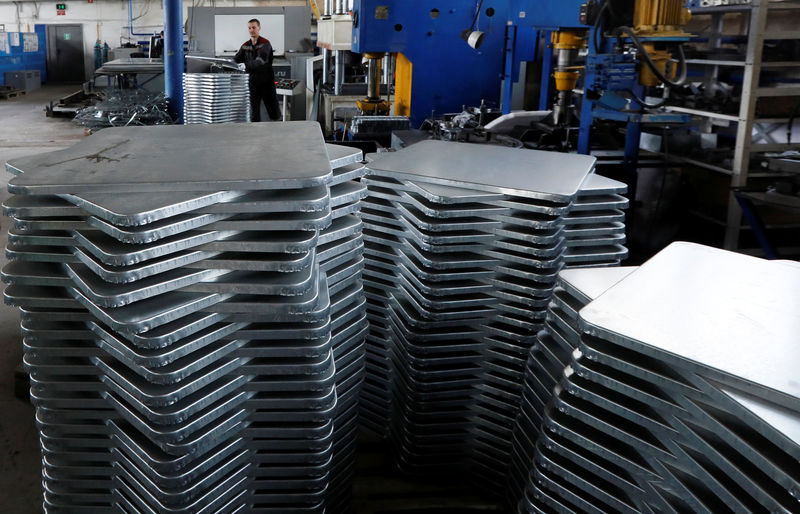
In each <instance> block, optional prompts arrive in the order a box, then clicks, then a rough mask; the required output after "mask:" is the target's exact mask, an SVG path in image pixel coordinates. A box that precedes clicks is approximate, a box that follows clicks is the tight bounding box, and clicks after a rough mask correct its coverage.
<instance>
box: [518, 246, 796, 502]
mask: <svg viewBox="0 0 800 514" xmlns="http://www.w3.org/2000/svg"><path fill="white" fill-rule="evenodd" d="M798 288H800V266H799V265H798V264H797V263H792V264H788V263H781V262H776V261H772V262H770V261H764V260H761V259H756V258H753V257H748V256H744V255H740V254H734V253H729V252H725V251H722V250H716V249H712V248H707V247H702V246H698V245H692V244H688V243H675V244H673V245H671V246H670V247H668V248H667V249H665V250H664V251H662V252H661V253H660V254H658V255H657V256H655V257H654V258H653V259H651V260H650V261H649V262H647V263H645V264H644V265H643V266H642V267H641V268H639V269H638V270H636V271H634V272H633V273H631V274H630V275H629V276H628V277H627V278H625V279H623V280H622V281H621V282H619V283H618V284H616V285H615V286H613V287H612V288H611V289H609V290H608V291H607V292H606V293H605V294H603V295H601V296H600V297H599V298H598V299H596V300H595V301H593V302H591V303H590V304H589V305H588V306H586V307H584V308H583V309H582V310H581V311H580V317H579V318H580V329H581V344H580V346H579V347H578V349H577V350H576V351H575V352H574V353H573V356H572V358H571V359H570V362H569V364H568V366H567V367H566V368H565V370H564V373H563V375H562V377H561V381H560V383H559V385H558V386H557V388H556V389H555V394H554V397H553V398H552V400H551V402H550V404H549V406H548V408H547V410H546V412H545V416H544V420H543V422H542V428H541V433H540V436H539V439H538V442H537V444H536V447H535V452H534V453H535V455H534V458H533V469H532V471H531V474H530V477H529V482H528V489H527V496H526V498H525V499H524V500H523V502H521V504H520V511H521V512H536V513H539V512H551V511H553V510H558V511H569V512H612V511H613V512H630V513H634V512H684V511H689V512H715V513H716V512H797V510H798V494H797V492H798V491H800V475H798V465H797V463H798V459H800V435H798V434H800V386H799V385H798V382H797V370H796V363H797V362H798V358H800V354H798V352H799V351H800V350H798V345H797V331H798V328H800V325H798V320H800V318H799V317H798V311H799V309H798V300H797V291H798Z"/></svg>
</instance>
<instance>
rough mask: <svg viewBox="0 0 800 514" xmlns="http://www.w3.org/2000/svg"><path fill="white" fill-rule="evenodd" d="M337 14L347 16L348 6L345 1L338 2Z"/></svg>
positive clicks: (337, 0) (339, 0) (338, 0)
mask: <svg viewBox="0 0 800 514" xmlns="http://www.w3.org/2000/svg"><path fill="white" fill-rule="evenodd" d="M336 14H347V4H346V2H345V0H336Z"/></svg>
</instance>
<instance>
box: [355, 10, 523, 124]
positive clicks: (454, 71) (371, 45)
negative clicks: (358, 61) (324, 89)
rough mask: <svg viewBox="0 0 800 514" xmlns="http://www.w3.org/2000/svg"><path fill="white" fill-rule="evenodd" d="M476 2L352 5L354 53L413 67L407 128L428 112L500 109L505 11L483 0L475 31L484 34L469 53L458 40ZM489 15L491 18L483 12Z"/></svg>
mask: <svg viewBox="0 0 800 514" xmlns="http://www.w3.org/2000/svg"><path fill="white" fill-rule="evenodd" d="M478 4H479V1H478V0H413V1H410V0H356V1H355V4H354V7H353V41H352V43H353V51H354V52H357V53H365V52H377V53H379V52H392V53H395V52H397V53H402V54H403V55H404V56H405V57H406V58H408V60H409V61H411V63H412V65H413V74H412V84H411V92H412V101H411V116H410V117H411V124H412V126H414V127H419V126H420V124H421V123H422V122H423V121H424V120H425V119H426V118H428V117H430V116H431V114H432V113H434V114H437V115H441V114H444V113H449V112H460V111H461V108H462V106H464V105H473V106H475V105H479V104H480V103H481V100H483V101H485V102H486V104H487V105H488V106H490V107H493V106H497V107H499V105H500V89H501V87H500V85H501V81H502V80H503V51H504V48H505V46H506V41H505V40H506V37H505V35H506V21H507V20H508V19H509V16H508V14H509V6H508V2H507V1H505V0H484V1H483V6H482V8H481V13H480V16H479V18H478V23H477V27H476V28H477V30H480V31H482V32H484V33H485V34H486V38H485V40H484V43H483V45H482V46H481V47H480V48H479V49H478V50H474V49H472V48H471V47H470V46H469V45H467V43H466V42H465V41H464V40H463V39H461V32H462V31H463V30H464V29H468V28H469V27H470V25H471V24H472V20H473V18H474V16H475V12H476V8H477V6H478ZM490 10H492V11H493V16H491V17H490V16H488V15H487V12H489V11H490Z"/></svg>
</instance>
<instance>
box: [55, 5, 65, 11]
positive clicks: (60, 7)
mask: <svg viewBox="0 0 800 514" xmlns="http://www.w3.org/2000/svg"><path fill="white" fill-rule="evenodd" d="M66 9H67V4H56V10H58V11H65V10H66Z"/></svg>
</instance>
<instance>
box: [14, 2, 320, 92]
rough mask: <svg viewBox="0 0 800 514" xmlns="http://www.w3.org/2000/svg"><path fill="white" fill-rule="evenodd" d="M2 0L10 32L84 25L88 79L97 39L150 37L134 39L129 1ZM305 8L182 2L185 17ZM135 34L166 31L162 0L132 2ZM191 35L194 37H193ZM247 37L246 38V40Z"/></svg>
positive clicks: (111, 42)
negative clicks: (62, 6) (59, 6)
mask: <svg viewBox="0 0 800 514" xmlns="http://www.w3.org/2000/svg"><path fill="white" fill-rule="evenodd" d="M56 3H66V4H67V11H66V15H65V16H58V15H57V13H56ZM16 4H17V5H15V4H14V3H12V2H11V1H9V0H0V25H5V30H7V31H21V32H26V31H33V26H34V25H35V24H37V23H44V24H59V23H72V24H76V23H78V24H81V25H83V46H84V57H85V63H84V67H85V69H86V77H87V78H88V77H91V74H92V72H93V70H94V44H95V42H96V41H97V39H100V41H101V43H102V42H107V43H108V45H109V46H110V47H111V48H114V47H118V46H120V45H121V44H122V43H126V42H129V41H130V42H131V43H136V41H137V40H143V39H147V36H131V34H130V30H129V28H128V27H129V25H130V24H129V22H128V1H127V0H94V2H92V3H89V2H88V1H87V0H73V1H70V0H59V1H58V2H56V1H50V2H45V1H38V2H33V1H28V0H22V1H17V2H16ZM292 5H306V1H305V0H194V3H193V2H191V1H184V2H183V17H184V20H186V14H187V11H188V8H189V7H192V6H194V7H203V6H205V7H212V6H213V7H253V6H258V7H273V6H277V7H282V6H292ZM133 17H134V21H133V27H134V30H133V32H136V33H148V34H152V33H158V32H160V31H161V30H162V29H163V28H164V13H163V10H162V4H161V1H159V0H133ZM190 36H191V34H190ZM246 37H247V36H246V34H245V38H246Z"/></svg>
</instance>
